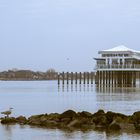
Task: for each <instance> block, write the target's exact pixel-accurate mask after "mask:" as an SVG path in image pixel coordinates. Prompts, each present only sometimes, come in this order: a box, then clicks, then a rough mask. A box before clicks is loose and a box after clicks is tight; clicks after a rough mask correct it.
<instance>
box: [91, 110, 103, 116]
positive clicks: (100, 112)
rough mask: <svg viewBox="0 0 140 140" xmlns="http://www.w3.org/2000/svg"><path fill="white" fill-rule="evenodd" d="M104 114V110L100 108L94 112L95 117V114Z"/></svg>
mask: <svg viewBox="0 0 140 140" xmlns="http://www.w3.org/2000/svg"><path fill="white" fill-rule="evenodd" d="M104 114H105V112H104V110H102V109H100V110H98V111H97V112H96V113H94V114H93V117H95V116H101V115H104Z"/></svg>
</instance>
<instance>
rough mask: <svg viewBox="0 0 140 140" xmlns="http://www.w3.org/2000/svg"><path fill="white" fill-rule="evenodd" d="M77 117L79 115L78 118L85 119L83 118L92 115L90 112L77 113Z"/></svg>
mask: <svg viewBox="0 0 140 140" xmlns="http://www.w3.org/2000/svg"><path fill="white" fill-rule="evenodd" d="M78 115H79V116H80V117H85V118H87V117H91V116H92V114H91V113H90V112H87V111H82V112H79V113H78Z"/></svg>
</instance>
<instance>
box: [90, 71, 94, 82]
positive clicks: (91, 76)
mask: <svg viewBox="0 0 140 140" xmlns="http://www.w3.org/2000/svg"><path fill="white" fill-rule="evenodd" d="M90 79H91V84H93V72H91V74H90Z"/></svg>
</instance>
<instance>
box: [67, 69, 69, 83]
mask: <svg viewBox="0 0 140 140" xmlns="http://www.w3.org/2000/svg"><path fill="white" fill-rule="evenodd" d="M68 84H69V72H67V85H68Z"/></svg>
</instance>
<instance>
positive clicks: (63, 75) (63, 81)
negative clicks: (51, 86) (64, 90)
mask: <svg viewBox="0 0 140 140" xmlns="http://www.w3.org/2000/svg"><path fill="white" fill-rule="evenodd" d="M62 83H63V85H64V84H65V73H64V72H63V73H62Z"/></svg>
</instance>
